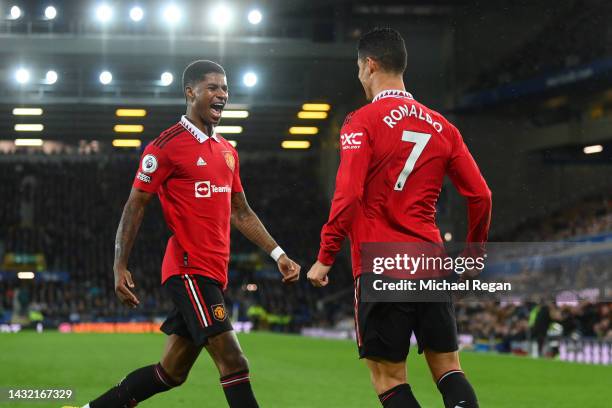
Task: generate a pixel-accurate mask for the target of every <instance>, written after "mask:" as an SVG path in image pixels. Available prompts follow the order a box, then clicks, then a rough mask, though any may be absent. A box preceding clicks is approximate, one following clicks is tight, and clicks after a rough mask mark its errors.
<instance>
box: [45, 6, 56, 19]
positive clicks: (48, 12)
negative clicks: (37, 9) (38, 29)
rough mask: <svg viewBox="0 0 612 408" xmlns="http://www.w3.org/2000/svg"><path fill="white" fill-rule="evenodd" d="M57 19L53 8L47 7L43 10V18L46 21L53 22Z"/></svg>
mask: <svg viewBox="0 0 612 408" xmlns="http://www.w3.org/2000/svg"><path fill="white" fill-rule="evenodd" d="M55 17H57V9H56V8H55V7H53V6H48V7H47V8H46V9H45V18H46V19H47V20H54V19H55Z"/></svg>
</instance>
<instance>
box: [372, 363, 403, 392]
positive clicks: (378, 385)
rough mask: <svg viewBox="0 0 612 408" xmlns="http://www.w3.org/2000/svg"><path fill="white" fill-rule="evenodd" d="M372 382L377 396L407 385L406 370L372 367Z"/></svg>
mask: <svg viewBox="0 0 612 408" xmlns="http://www.w3.org/2000/svg"><path fill="white" fill-rule="evenodd" d="M370 380H371V381H372V385H373V386H374V389H375V390H376V393H377V394H382V393H383V392H385V391H387V390H390V389H391V388H393V387H396V386H398V385H400V384H405V383H406V371H405V368H397V367H393V368H391V367H380V366H379V367H370Z"/></svg>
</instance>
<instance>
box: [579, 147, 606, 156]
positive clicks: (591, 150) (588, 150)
mask: <svg viewBox="0 0 612 408" xmlns="http://www.w3.org/2000/svg"><path fill="white" fill-rule="evenodd" d="M582 151H583V152H584V154H594V153H601V152H603V146H602V145H592V146H585V147H584V149H582Z"/></svg>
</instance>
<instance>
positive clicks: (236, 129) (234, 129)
mask: <svg viewBox="0 0 612 408" xmlns="http://www.w3.org/2000/svg"><path fill="white" fill-rule="evenodd" d="M215 132H217V133H232V134H237V133H242V126H215Z"/></svg>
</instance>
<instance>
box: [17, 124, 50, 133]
mask: <svg viewBox="0 0 612 408" xmlns="http://www.w3.org/2000/svg"><path fill="white" fill-rule="evenodd" d="M44 128H45V127H44V126H43V125H42V124H40V123H17V124H16V125H15V131H16V132H42V131H43V129H44Z"/></svg>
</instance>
